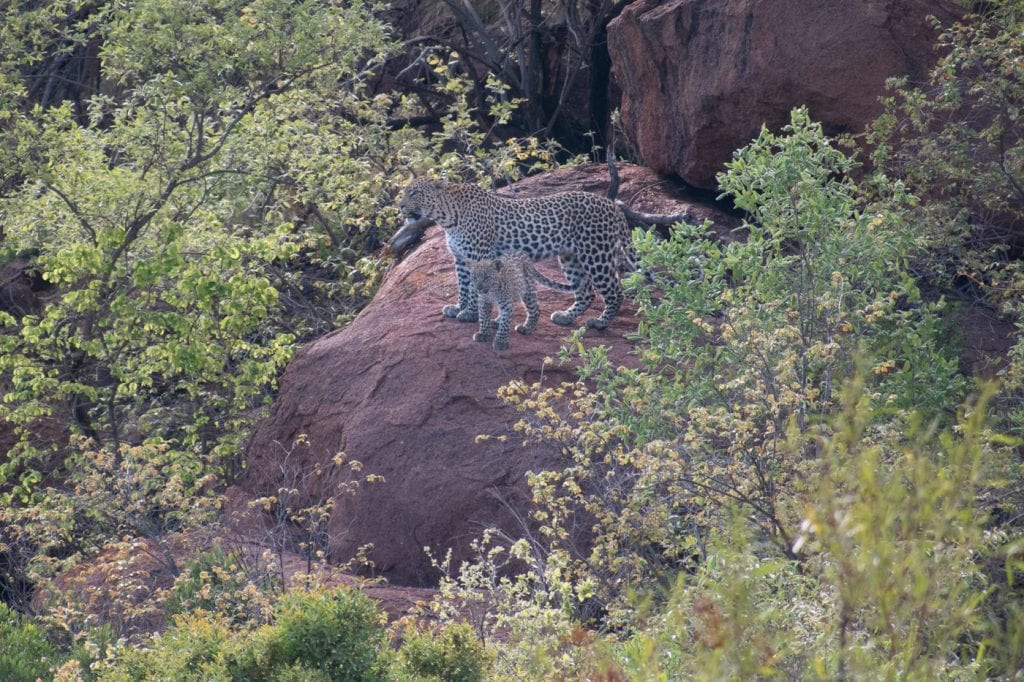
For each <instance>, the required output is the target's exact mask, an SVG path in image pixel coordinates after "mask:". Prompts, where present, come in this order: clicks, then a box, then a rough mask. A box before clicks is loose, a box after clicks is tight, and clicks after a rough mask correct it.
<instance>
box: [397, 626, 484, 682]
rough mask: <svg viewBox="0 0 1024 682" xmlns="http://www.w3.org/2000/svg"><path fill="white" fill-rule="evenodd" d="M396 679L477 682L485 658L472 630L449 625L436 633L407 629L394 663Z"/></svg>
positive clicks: (479, 679) (480, 678)
mask: <svg viewBox="0 0 1024 682" xmlns="http://www.w3.org/2000/svg"><path fill="white" fill-rule="evenodd" d="M396 667H397V670H398V677H399V679H400V680H410V681H411V680H421V681H422V682H480V681H481V680H483V679H484V673H485V672H486V670H487V667H488V656H487V653H486V651H485V649H484V646H483V644H481V642H480V640H479V639H477V636H476V634H475V633H474V632H473V629H472V628H470V627H469V626H468V625H465V624H452V625H448V626H447V627H444V628H442V629H441V630H439V631H432V630H417V629H414V628H411V627H410V628H407V629H406V630H405V632H404V633H403V640H402V647H401V648H400V649H399V651H398V658H397V664H396Z"/></svg>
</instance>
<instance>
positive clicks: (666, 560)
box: [504, 110, 965, 608]
mask: <svg viewBox="0 0 1024 682" xmlns="http://www.w3.org/2000/svg"><path fill="white" fill-rule="evenodd" d="M852 167H853V164H852V161H851V160H850V159H848V158H847V157H845V156H844V155H843V154H842V153H841V152H839V151H838V150H836V149H835V148H834V147H833V146H832V145H831V144H830V143H829V141H828V140H827V139H826V138H825V137H824V135H823V134H822V131H821V127H820V126H819V125H817V124H815V123H812V122H811V121H810V120H809V119H808V117H807V112H806V111H805V110H796V111H794V112H793V119H792V123H791V124H790V125H789V126H787V127H786V128H785V129H784V130H783V132H782V134H778V135H777V134H774V133H771V132H769V131H767V130H763V131H762V132H761V134H760V136H759V137H758V138H757V139H756V140H754V141H753V142H752V143H751V144H750V145H749V146H748V147H746V148H745V149H743V150H741V151H739V152H737V154H736V156H735V158H734V160H733V161H732V162H731V163H730V164H729V169H728V171H727V172H726V173H725V174H723V175H722V176H721V177H720V181H721V183H722V187H723V189H724V190H725V191H727V192H728V193H730V194H731V195H733V196H734V197H735V200H736V202H737V204H738V205H740V206H741V207H743V208H745V209H746V210H747V211H748V212H749V213H750V221H748V222H747V223H746V225H745V229H746V232H747V235H746V238H745V239H743V240H736V241H731V242H729V243H727V244H721V243H718V242H716V241H714V240H712V239H711V238H709V237H708V236H707V235H706V234H705V232H704V229H703V228H696V227H692V226H678V227H676V228H675V229H674V231H673V234H672V235H671V236H670V238H669V239H668V240H665V241H656V240H654V239H653V238H651V237H646V238H644V239H641V240H640V241H639V242H638V244H637V246H638V248H639V250H640V252H641V254H642V257H643V259H644V264H645V265H646V266H647V267H648V269H650V270H651V271H652V272H653V273H654V279H655V282H654V283H653V284H645V283H641V282H637V283H635V284H634V289H635V291H636V293H637V300H638V303H639V308H640V314H641V317H642V318H643V321H642V323H641V325H640V327H639V329H638V337H639V338H638V340H639V345H640V354H641V358H642V360H643V363H644V366H643V368H642V369H635V370H631V369H626V368H621V367H612V366H610V365H609V363H608V362H607V359H606V356H605V355H604V353H603V351H601V350H597V351H591V352H588V353H585V354H584V355H585V363H584V367H583V370H582V372H581V374H582V376H583V378H589V379H592V380H594V381H596V382H597V390H594V391H591V390H588V389H587V388H586V387H585V386H584V384H582V383H577V384H575V385H563V386H559V387H554V388H540V387H532V388H531V387H527V386H525V385H522V384H518V383H513V384H511V385H509V386H508V387H506V389H505V392H504V395H505V397H506V398H507V399H508V400H509V401H510V402H512V403H514V404H516V405H517V406H518V407H519V408H520V409H522V410H523V411H524V412H525V414H526V415H527V416H526V419H524V420H523V421H522V422H521V423H520V425H519V428H520V429H521V430H522V432H523V433H524V434H525V435H526V436H527V437H528V438H531V439H532V438H538V439H546V440H548V441H553V442H555V443H557V444H558V445H559V446H560V447H561V448H562V450H563V452H564V453H565V455H566V458H567V468H565V469H564V470H562V471H545V472H538V473H535V474H533V475H532V476H531V478H530V485H531V487H532V489H533V492H534V500H535V502H536V503H537V504H538V507H539V509H538V511H537V512H535V514H534V516H535V519H536V520H537V521H538V522H539V524H540V533H541V534H542V536H543V537H544V540H545V542H547V543H551V544H552V545H554V546H555V547H556V548H558V549H561V550H568V549H569V548H570V547H571V546H572V540H571V528H572V524H573V519H574V518H575V516H576V514H577V513H579V512H580V511H583V512H585V513H586V514H587V515H588V516H589V517H590V518H592V519H593V520H594V526H593V529H594V538H593V543H592V551H591V553H590V555H589V556H587V557H579V556H572V555H571V553H570V555H569V556H568V557H566V558H565V559H563V563H565V564H566V565H567V566H569V567H570V570H571V571H573V572H574V573H576V574H577V577H576V581H575V584H576V586H577V588H582V589H583V590H584V592H583V595H579V596H577V600H578V601H579V602H580V603H585V602H586V600H588V599H596V602H597V603H598V604H603V605H604V606H605V608H608V607H612V606H613V605H614V604H616V603H621V600H622V599H623V597H624V596H625V594H626V589H627V588H628V587H630V586H636V587H637V588H641V586H642V585H644V584H649V583H650V580H651V578H652V577H655V576H661V577H662V579H664V577H665V575H666V573H667V572H672V571H674V570H678V569H679V568H681V567H683V566H686V565H687V564H688V563H689V562H690V561H692V560H693V559H694V558H700V557H702V555H703V553H704V551H705V543H706V539H707V537H708V535H709V534H712V533H716V532H720V531H721V529H722V528H723V527H725V526H724V525H723V524H724V523H725V520H726V519H725V516H723V513H724V511H725V510H726V509H727V508H730V507H731V506H733V505H736V504H739V505H740V507H741V508H742V509H743V510H745V512H746V513H748V514H750V518H751V519H752V520H753V521H755V522H756V523H757V524H758V526H759V528H760V533H759V538H758V539H759V541H767V542H770V543H772V544H774V545H775V546H776V548H777V549H778V550H779V551H781V552H782V553H783V554H785V555H787V556H790V557H795V553H794V551H793V549H792V548H793V544H794V541H795V539H796V535H797V528H798V526H799V524H800V521H801V517H802V511H803V510H802V509H801V499H802V497H801V496H802V494H803V493H804V492H805V489H804V485H805V482H806V478H807V476H808V474H809V471H810V467H813V466H814V462H815V461H816V458H817V457H818V456H819V454H820V453H819V446H818V444H817V443H814V442H811V441H805V442H802V444H801V447H800V448H797V449H795V450H794V449H791V448H789V447H788V445H787V443H789V442H791V440H792V435H791V434H793V433H796V434H801V433H810V432H813V431H814V429H816V428H818V427H819V426H821V425H823V424H827V423H828V417H829V415H830V414H831V413H832V412H833V411H834V409H835V407H836V396H837V395H838V391H840V390H841V389H842V387H843V385H844V382H845V381H846V378H847V377H848V376H849V375H850V374H851V373H852V370H853V369H854V366H855V358H856V357H857V356H858V355H865V356H866V357H870V358H872V360H871V369H870V372H869V375H870V378H871V380H870V381H869V382H867V383H866V384H865V385H864V387H863V389H862V390H863V391H864V394H865V396H866V397H867V399H868V400H869V401H870V402H871V403H872V404H873V405H875V406H876V407H877V408H878V410H879V412H878V414H879V417H880V419H881V418H882V417H883V415H884V418H885V419H887V420H888V419H892V420H894V423H896V424H898V423H899V422H900V420H903V419H906V418H907V417H908V415H909V413H910V412H909V411H910V410H913V409H921V410H924V411H925V412H926V413H927V414H942V410H943V409H944V408H945V406H947V405H948V404H949V402H948V401H949V400H950V399H951V398H954V399H955V398H957V397H958V396H961V395H963V391H964V386H965V381H964V380H963V378H962V377H960V376H959V375H958V373H957V365H956V360H955V355H954V353H953V352H952V349H950V348H948V347H945V346H944V345H943V335H942V326H941V325H940V324H939V323H938V321H937V317H936V314H937V310H938V309H939V308H940V307H941V304H927V303H924V302H922V301H921V299H920V294H919V292H918V290H917V288H916V286H915V285H914V282H913V280H912V279H911V278H910V277H909V275H908V274H907V273H906V272H905V271H904V270H903V269H902V268H901V264H902V263H905V262H906V261H907V258H908V253H909V252H910V251H911V250H912V249H913V248H914V244H913V243H912V242H911V241H910V240H908V239H907V238H906V237H904V236H903V229H902V228H903V225H902V223H901V222H900V220H899V219H898V216H896V215H894V214H893V213H892V212H891V211H889V210H887V208H886V206H884V205H871V206H865V205H863V204H862V203H861V202H860V199H859V198H858V188H857V186H856V185H855V184H854V183H853V182H852V180H850V179H849V177H848V175H847V173H848V171H849V170H850V169H851V168H852ZM567 401H568V404H569V406H570V407H569V409H568V410H564V409H561V408H560V406H562V405H564V404H565V403H566V402H567ZM897 428H898V427H897ZM896 437H897V438H898V436H896ZM584 586H586V587H584Z"/></svg>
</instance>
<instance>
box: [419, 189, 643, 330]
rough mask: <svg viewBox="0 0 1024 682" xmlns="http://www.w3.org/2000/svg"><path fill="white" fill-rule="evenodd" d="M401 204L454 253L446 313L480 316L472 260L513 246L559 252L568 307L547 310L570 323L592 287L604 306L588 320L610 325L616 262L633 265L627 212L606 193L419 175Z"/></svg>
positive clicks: (615, 305)
mask: <svg viewBox="0 0 1024 682" xmlns="http://www.w3.org/2000/svg"><path fill="white" fill-rule="evenodd" d="M399 208H400V209H401V211H402V213H404V214H405V215H406V216H408V217H409V218H411V219H413V220H418V219H419V218H430V219H431V220H433V221H434V222H436V223H437V224H438V225H440V226H441V227H442V228H444V231H445V239H446V241H447V244H448V250H449V251H451V253H452V256H453V257H454V258H455V272H456V276H457V279H458V284H459V304H458V306H453V305H446V306H445V307H444V309H443V313H444V315H445V316H446V317H455V318H456V319H458V320H461V321H463V322H472V321H474V320H476V319H477V318H478V311H477V300H476V296H475V295H474V292H473V290H472V286H471V283H470V276H469V266H468V264H467V261H469V260H482V259H484V258H495V257H497V256H501V255H503V254H506V253H511V252H514V251H521V252H523V253H525V254H527V255H528V256H529V257H530V258H531V259H532V260H535V261H536V260H541V259H543V258H550V257H552V256H557V257H558V262H559V263H560V264H561V266H562V270H563V271H564V272H565V277H566V280H567V281H568V284H569V286H570V287H571V288H572V289H573V290H574V292H575V295H576V300H575V302H574V303H573V305H572V307H570V308H569V309H568V310H564V311H559V312H555V313H552V314H551V320H552V321H553V322H555V323H556V324H566V325H567V324H572V322H573V321H574V320H575V319H576V318H577V317H579V316H580V315H582V314H583V312H584V311H585V310H586V309H587V308H589V307H590V304H591V303H592V302H593V301H594V290H595V289H596V290H597V292H598V293H600V294H601V297H602V298H603V299H604V311H603V312H602V313H601V316H600V317H597V318H593V319H590V320H587V326H588V327H593V328H594V329H604V328H605V327H607V326H608V323H609V322H611V319H612V318H613V317H614V316H615V314H616V313H617V312H618V311H619V306H620V305H621V304H622V298H623V293H622V285H621V284H620V283H619V271H620V268H624V265H625V267H628V268H629V269H635V262H636V257H635V253H634V251H633V247H632V242H631V240H630V230H629V223H627V222H626V217H625V216H624V215H623V213H622V211H620V210H619V208H618V207H617V206H616V205H615V204H614V203H613V202H612V201H611V200H609V199H605V198H604V197H602V196H598V195H596V194H590V193H589V192H561V193H558V194H552V195H549V196H546V197H535V198H515V197H505V196H501V195H498V194H495V193H493V192H488V191H486V190H484V189H481V188H480V187H478V186H477V185H473V184H462V183H451V182H445V181H442V180H434V179H426V178H420V179H417V180H413V181H412V182H411V183H409V185H408V187H406V189H405V192H404V193H403V194H402V198H401V199H400V201H399Z"/></svg>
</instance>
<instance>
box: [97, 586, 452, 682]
mask: <svg viewBox="0 0 1024 682" xmlns="http://www.w3.org/2000/svg"><path fill="white" fill-rule="evenodd" d="M274 616H275V619H274V621H273V622H272V623H269V624H265V625H262V626H259V627H255V628H253V627H249V628H242V629H238V628H237V627H233V626H232V624H230V623H229V622H228V621H227V620H225V619H222V618H219V617H217V616H215V615H211V614H209V613H196V614H181V615H178V616H176V617H175V625H174V627H172V628H170V629H169V630H167V631H166V632H164V633H163V634H162V635H160V636H159V637H157V638H155V639H154V640H153V641H152V642H151V643H150V645H149V646H148V647H146V648H136V647H132V648H124V649H122V650H120V651H119V652H118V653H117V655H116V656H114V657H113V658H112V659H111V661H110V662H109V663H107V664H105V665H104V666H102V667H101V673H100V675H99V679H101V680H110V681H114V680H117V681H120V680H154V681H155V680H246V681H253V682H255V681H259V680H268V681H269V680H273V681H280V680H377V679H381V680H382V679H385V678H386V676H387V672H388V667H387V666H388V664H389V661H388V656H387V655H386V653H387V646H386V644H387V642H386V632H385V630H384V628H383V622H384V619H383V614H382V613H381V612H380V610H379V609H378V608H377V606H376V604H375V603H374V602H373V601H371V600H370V599H369V598H368V597H366V596H365V595H363V594H362V593H361V592H359V591H358V590H354V589H350V588H335V589H332V590H316V591H310V592H306V591H293V592H290V593H288V594H287V595H285V596H284V597H283V598H282V599H281V600H280V602H279V603H278V604H276V605H275V608H274ZM453 641H454V640H453ZM459 646H461V644H460V643H459V642H458V641H455V651H458V647H459Z"/></svg>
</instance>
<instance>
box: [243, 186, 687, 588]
mask: <svg viewBox="0 0 1024 682" xmlns="http://www.w3.org/2000/svg"><path fill="white" fill-rule="evenodd" d="M599 178H600V180H598V179H599ZM606 179H607V176H606V172H605V169H604V168H602V167H600V166H597V167H589V168H587V169H582V170H568V171H560V172H557V173H551V174H546V175H545V176H542V177H540V178H537V179H534V180H531V181H525V182H523V183H520V184H519V185H517V186H516V190H517V191H518V192H520V193H522V194H523V195H528V194H546V193H549V192H552V191H557V190H564V189H570V188H576V189H580V188H583V189H591V188H595V186H596V185H600V184H602V183H604V184H606V183H605V182H604V181H605V180H606ZM659 187H660V188H661V189H660V190H659V189H658V188H659ZM672 189H673V188H672V186H671V183H666V182H665V181H664V180H663V179H661V178H658V177H657V176H655V175H654V174H652V173H650V172H649V171H644V170H642V169H639V168H636V167H632V168H625V169H623V191H622V192H621V193H620V196H621V197H622V198H624V199H632V203H633V206H634V208H637V209H639V210H644V211H647V212H652V213H653V212H657V213H670V212H679V211H682V210H683V209H684V208H686V206H687V205H686V204H685V203H683V202H681V201H676V200H673V199H672ZM599 191H603V188H600V189H599ZM542 266H543V267H542V270H544V271H545V272H547V274H549V275H550V276H557V277H561V274H560V271H559V270H558V268H557V265H554V264H552V265H548V264H542ZM539 293H540V301H541V306H542V317H541V323H540V325H539V326H538V328H537V330H536V331H535V332H534V333H533V334H532V335H531V336H528V337H527V336H522V335H521V334H516V333H514V332H513V334H512V338H511V348H510V349H509V350H507V351H504V352H496V351H494V350H492V349H491V347H490V345H489V344H484V343H478V342H475V341H473V339H472V336H473V333H474V331H476V325H475V324H467V323H460V322H456V321H455V320H452V319H445V318H443V317H442V315H441V308H442V306H443V305H445V304H446V303H451V302H453V301H455V300H456V297H457V296H456V287H455V272H454V266H453V263H452V259H451V256H450V255H449V254H448V252H447V250H446V248H445V246H444V240H443V233H442V231H441V230H440V229H439V228H437V227H431V228H430V229H429V230H428V232H427V237H426V239H425V241H424V242H423V243H422V244H421V245H420V246H419V248H417V249H416V250H414V251H413V252H412V253H411V254H410V255H409V256H407V257H406V258H405V260H403V261H402V262H401V263H398V264H397V265H395V266H394V267H393V268H392V269H391V270H390V271H389V272H388V273H387V275H386V277H385V279H384V282H383V284H382V286H381V288H380V290H379V292H378V293H377V295H376V296H375V297H374V300H373V301H372V302H371V303H370V305H368V306H367V307H366V308H365V309H364V310H363V311H362V312H361V313H360V314H359V316H358V317H357V318H356V319H355V320H353V321H352V322H351V323H350V324H349V325H348V326H347V327H345V328H344V329H339V330H337V331H335V332H332V333H330V334H327V335H326V336H324V337H322V338H320V339H318V340H316V341H314V342H312V343H310V344H309V345H307V346H305V347H303V348H302V349H301V350H300V351H299V352H298V353H297V354H296V356H295V358H294V359H293V360H292V362H291V363H290V365H289V366H288V368H287V370H286V372H285V373H284V375H283V377H282V379H281V386H280V394H279V396H278V398H277V401H276V403H275V404H274V406H273V408H272V412H271V415H270V416H269V418H268V419H266V420H265V421H264V422H263V423H262V424H261V425H260V426H259V427H258V429H257V430H256V433H255V434H254V437H253V439H252V442H251V445H250V447H249V449H248V453H247V467H248V468H247V472H246V475H245V477H244V479H243V480H242V481H241V484H240V485H241V486H242V487H243V488H245V489H247V490H248V491H249V493H250V494H256V495H272V494H275V492H276V490H277V488H279V487H280V486H282V485H284V484H289V483H290V482H291V481H293V480H295V477H296V474H297V473H298V474H301V472H311V471H313V470H314V469H315V468H316V466H317V465H318V464H321V465H322V464H326V463H327V462H329V461H330V459H331V458H332V457H333V456H334V455H335V453H337V452H339V451H343V452H345V454H346V455H347V456H348V457H349V458H351V459H356V460H359V461H360V462H362V463H363V465H364V469H363V472H362V473H363V474H368V473H372V474H377V475H380V476H383V477H384V479H385V482H384V483H377V484H372V485H367V486H364V487H362V488H361V489H360V490H359V491H358V492H357V493H356V494H355V495H353V496H347V495H346V496H341V497H340V498H339V499H338V506H337V508H336V509H335V511H334V513H333V516H332V517H331V521H330V528H329V531H330V534H331V541H330V556H331V558H332V559H334V560H337V561H345V560H347V559H349V558H351V557H352V556H353V555H354V554H355V553H356V551H357V549H358V548H359V547H361V546H363V545H365V544H368V543H372V544H373V549H372V550H371V551H370V552H369V553H368V556H369V558H370V559H371V560H372V561H373V562H374V563H375V570H376V572H377V574H379V575H383V576H385V577H387V578H388V579H389V580H391V581H392V582H393V583H397V584H404V585H425V584H431V583H434V582H436V580H437V578H438V575H437V573H436V571H434V570H433V569H432V568H431V566H430V562H429V559H428V557H427V556H426V554H425V553H424V551H423V548H424V546H428V545H429V546H430V547H432V548H433V549H434V551H435V553H436V554H437V555H439V556H443V554H444V552H445V551H446V550H447V549H448V548H449V547H450V548H452V550H453V557H454V559H455V560H456V561H458V560H459V559H461V558H464V557H466V556H467V555H468V552H469V543H470V541H471V540H472V539H474V538H475V537H477V536H479V535H480V533H481V531H482V530H483V529H484V528H486V527H489V526H498V527H502V528H504V529H505V530H508V531H510V532H515V533H518V532H519V530H520V529H519V527H518V526H517V521H516V518H515V514H513V513H512V509H515V511H516V512H517V513H519V514H523V513H524V509H525V502H526V501H527V500H528V496H529V490H528V488H527V486H526V483H525V478H524V477H525V474H526V472H527V471H531V470H533V471H537V470H542V469H545V468H560V467H562V466H563V465H564V462H563V460H562V458H561V457H560V454H559V452H558V451H557V450H556V449H554V448H552V447H543V446H529V447H524V446H523V444H522V441H521V439H520V438H519V437H518V436H517V434H516V433H515V432H514V430H513V425H514V424H515V422H516V421H517V420H518V419H519V415H518V414H517V413H516V412H515V411H514V410H513V409H512V408H510V407H508V406H506V405H504V404H503V403H502V402H501V401H500V400H499V399H498V397H497V391H498V389H499V388H500V387H501V386H503V385H504V384H506V383H508V382H509V381H512V380H513V379H520V380H524V381H527V382H534V381H539V380H543V382H544V384H546V385H548V386H551V385H556V384H557V383H558V382H560V381H564V380H573V379H574V378H575V375H574V373H573V371H572V370H571V369H570V368H565V367H558V366H557V365H555V366H547V367H545V364H544V358H545V357H547V356H554V355H556V354H557V352H558V349H559V347H560V346H561V345H562V343H563V340H564V338H565V336H566V334H567V329H566V328H564V327H559V326H556V325H554V324H553V323H552V322H551V321H550V320H549V319H548V317H547V315H548V314H550V313H551V312H552V311H554V310H560V309H564V308H566V307H568V305H569V304H570V302H571V294H562V293H558V292H553V291H549V290H546V289H541V290H540V291H539ZM599 300H600V299H599ZM597 305H600V303H597V304H595V307H594V308H593V309H592V310H591V311H590V316H592V315H596V314H597V313H599V310H600V309H599V308H598V307H597ZM633 313H634V309H633V307H632V305H631V303H628V302H627V305H626V306H625V310H623V312H622V313H621V314H620V315H619V316H618V317H616V318H615V320H614V321H613V323H612V325H611V326H610V327H609V329H607V330H605V331H603V332H595V331H593V330H588V331H587V333H586V336H585V339H586V343H587V344H588V345H592V344H605V345H608V346H610V347H611V357H612V359H613V361H614V362H616V363H629V362H631V358H630V357H629V352H630V349H631V344H630V342H629V341H628V340H627V338H626V335H627V334H629V333H630V332H633V331H635V329H636V322H637V321H636V319H635V317H633ZM524 314H525V313H523V312H522V311H520V312H519V315H520V319H521V316H522V315H524ZM581 323H582V320H581ZM482 434H488V435H494V436H507V437H508V440H507V441H504V442H503V441H501V440H497V439H491V440H487V441H484V442H477V436H479V435H482ZM300 435H304V436H305V440H306V441H308V444H301V443H300V444H299V445H296V442H297V441H300V440H303V439H300ZM342 475H343V474H341V473H338V472H337V471H336V473H334V474H325V475H324V476H322V477H316V476H306V477H305V480H304V481H303V483H302V485H301V486H299V487H300V488H301V494H302V495H304V496H306V497H307V498H308V499H309V500H310V501H316V500H319V499H323V498H325V497H326V496H327V495H328V494H329V491H330V490H331V489H332V488H333V486H334V485H335V484H336V483H337V481H338V480H339V477H341V476H342Z"/></svg>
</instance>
